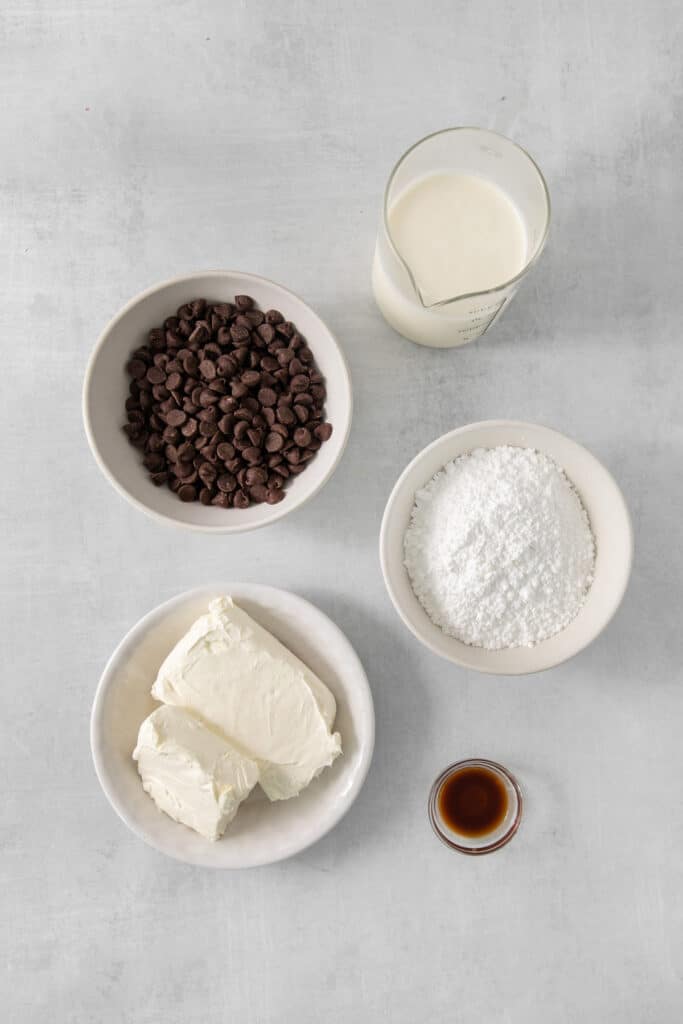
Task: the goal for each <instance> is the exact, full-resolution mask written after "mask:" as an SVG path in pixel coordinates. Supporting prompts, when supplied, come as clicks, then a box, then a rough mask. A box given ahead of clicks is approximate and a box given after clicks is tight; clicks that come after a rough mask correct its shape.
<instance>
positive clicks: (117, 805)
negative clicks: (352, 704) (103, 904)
mask: <svg viewBox="0 0 683 1024" xmlns="http://www.w3.org/2000/svg"><path fill="white" fill-rule="evenodd" d="M242 586H247V587H249V589H250V590H253V591H258V592H259V593H261V594H262V595H263V597H264V598H266V597H267V596H268V595H269V594H270V595H272V594H277V595H279V596H281V595H283V594H284V595H286V597H287V598H288V599H290V600H293V601H294V602H295V603H299V604H304V605H307V606H308V607H309V608H311V609H313V611H314V612H315V613H316V614H318V615H322V616H323V617H324V618H325V619H326V620H327V623H328V624H329V626H330V627H331V629H332V630H333V632H335V633H337V635H338V636H339V638H340V640H341V641H343V643H344V644H345V646H346V647H347V648H348V655H349V661H350V662H351V663H352V665H353V668H354V671H355V672H356V673H357V674H359V675H360V677H361V678H362V679H363V680H364V682H365V687H364V689H363V691H362V695H363V699H364V708H363V721H364V727H365V729H366V731H367V740H366V742H365V743H364V745H363V748H362V750H361V754H360V756H359V761H358V769H357V771H356V774H355V775H354V777H353V782H352V784H351V785H350V786H349V788H348V789H347V790H346V792H345V794H344V800H343V801H339V803H338V804H337V807H336V811H335V812H334V813H333V814H331V815H330V817H329V819H328V821H327V822H326V823H325V826H324V827H323V828H322V829H321V830H320V832H318V833H317V834H316V835H315V837H314V838H313V839H310V838H305V839H303V840H302V841H300V842H295V843H293V845H292V847H291V848H290V849H289V850H288V851H287V852H286V853H285V854H284V855H283V856H279V857H276V858H262V859H259V860H254V861H253V862H252V863H250V864H249V865H248V866H247V865H244V866H243V867H236V866H229V865H219V864H213V865H210V864H206V863H205V862H203V861H193V860H190V859H188V858H187V857H183V856H180V855H178V854H175V853H173V852H172V851H170V850H169V849H168V848H166V847H164V846H162V845H161V844H160V843H157V842H155V841H154V840H153V839H152V838H151V837H150V836H149V835H148V834H147V833H146V832H145V831H143V830H142V829H140V828H138V827H137V825H136V824H135V823H134V822H133V821H132V820H131V818H130V817H129V815H128V813H127V809H126V805H125V803H124V802H122V801H120V800H119V799H118V798H117V796H116V794H115V793H114V792H113V790H112V788H111V787H110V786H109V783H108V780H107V770H106V768H105V764H104V760H103V758H102V752H101V748H100V744H99V742H98V737H97V730H98V728H99V721H100V719H101V716H102V704H103V702H104V699H105V695H106V692H107V688H108V685H109V682H110V677H111V675H112V673H113V671H114V668H115V666H116V663H117V662H118V660H119V658H120V656H121V652H122V651H123V649H124V648H125V647H126V646H127V645H128V644H129V643H131V642H134V641H136V640H138V639H139V638H140V637H142V636H143V635H144V633H145V632H146V631H147V629H148V627H149V624H150V622H151V621H152V620H153V619H154V618H155V617H156V616H158V615H160V614H162V613H165V612H170V611H172V610H173V609H174V608H176V607H177V606H178V605H181V604H183V603H184V602H185V601H187V600H188V599H191V598H193V597H199V596H200V595H201V594H208V593H209V592H215V593H220V592H223V593H226V594H229V593H231V591H233V590H235V589H236V588H238V587H242ZM89 733H90V752H91V756H92V760H93V765H94V768H95V774H96V775H97V779H98V781H99V783H100V786H101V787H102V792H103V793H104V795H105V796H106V798H107V800H108V801H109V804H110V805H111V807H112V808H113V809H114V811H115V812H116V814H117V815H118V816H119V818H120V819H121V821H122V822H123V823H124V825H126V826H127V827H128V828H129V829H130V831H131V832H132V833H133V834H134V835H136V836H137V837H138V839H141V840H142V841H143V842H144V843H146V844H147V846H150V847H152V849H154V850H156V851H157V852H158V853H161V854H163V855H164V856H166V857H171V858H172V859H173V860H177V861H179V862H180V863H183V864H192V865H194V866H195V867H203V868H211V869H213V870H216V871H221V870H223V871H226V870H227V871H231V870H232V871H240V870H244V869H245V868H246V867H263V866H265V865H268V864H276V863H279V862H280V861H282V860H288V859H289V858H290V857H295V856H296V855H297V854H298V853H301V852H302V851H303V850H306V849H308V847H309V846H313V844H314V843H317V842H318V840H320V839H322V838H323V836H326V835H327V834H328V832H331V831H332V829H333V828H336V826H337V825H338V824H339V822H340V821H341V820H342V818H343V817H344V816H345V815H346V813H347V812H348V811H349V810H350V809H351V807H352V806H353V804H354V803H355V801H356V798H357V797H358V794H359V793H360V791H361V789H362V788H363V785H364V783H365V780H366V778H367V775H368V772H369V770H370V765H371V764H372V757H373V754H374V750H375V707H374V702H373V699H372V690H371V689H370V683H369V681H368V677H367V673H366V672H365V668H364V667H363V663H362V661H361V660H360V658H359V657H358V654H357V653H356V650H355V648H354V647H353V645H352V643H351V641H350V640H349V639H348V637H347V636H346V634H345V633H344V631H343V630H342V629H340V627H339V626H338V625H337V623H336V622H334V620H333V619H331V618H330V617H329V616H328V615H327V614H326V613H325V612H323V611H322V609H320V608H318V607H317V605H314V604H313V603H312V602H311V601H308V600H307V599H306V598H305V597H301V596H300V595H299V594H295V593H293V592H292V591H290V590H283V589H282V588H281V587H271V586H270V585H269V584H265V583H247V582H244V581H243V582H241V583H238V582H236V581H234V580H233V581H232V582H228V583H216V584H211V583H207V584H204V585H202V586H199V587H192V588H191V589H190V590H184V591H183V592H182V593H180V594H176V595H175V596H174V597H171V598H169V599H168V600H167V601H162V602H161V604H158V605H156V607H154V608H151V609H150V610H149V611H148V612H146V614H145V615H143V616H142V618H141V619H138V621H137V622H136V623H135V625H133V626H132V627H131V628H130V629H129V630H128V631H127V632H126V633H125V635H124V636H123V637H122V638H121V640H120V641H119V643H118V644H117V645H116V647H115V648H114V650H113V652H112V654H111V655H110V657H109V658H108V660H107V663H106V665H105V667H104V669H103V671H102V675H101V676H100V679H99V681H98V683H97V688H96V690H95V696H94V698H93V704H92V710H91V712H90V729H89Z"/></svg>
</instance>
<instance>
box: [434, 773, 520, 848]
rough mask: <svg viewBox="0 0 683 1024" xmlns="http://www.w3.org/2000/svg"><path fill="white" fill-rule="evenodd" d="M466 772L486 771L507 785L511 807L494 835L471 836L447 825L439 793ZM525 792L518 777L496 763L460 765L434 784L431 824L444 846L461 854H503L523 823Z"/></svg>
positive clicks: (443, 774) (441, 775)
mask: <svg viewBox="0 0 683 1024" xmlns="http://www.w3.org/2000/svg"><path fill="white" fill-rule="evenodd" d="M463 768H485V769H488V770H489V771H490V772H491V773H492V774H494V775H496V776H497V778H498V779H499V781H500V782H501V783H502V784H503V786H504V788H505V792H506V794H507V798H508V806H507V810H506V812H505V817H504V818H503V820H502V822H501V823H500V825H498V827H497V828H495V829H493V830H492V831H491V832H486V833H485V834H484V835H479V836H467V835H463V834H462V833H460V832H457V831H455V829H453V828H452V827H451V826H450V825H449V824H448V823H447V822H446V821H444V819H443V817H442V816H441V812H440V810H439V793H440V791H441V787H442V786H443V784H444V783H445V782H446V781H447V780H448V779H450V778H451V777H452V776H453V775H456V774H457V773H458V772H460V771H462V769H463ZM522 806H523V802H522V791H521V789H520V788H519V784H518V782H517V780H516V779H515V777H514V776H513V775H511V774H510V772H509V771H508V770H507V768H503V766H502V765H500V764H496V762H495V761H486V760H484V759H483V758H476V757H475V758H470V759H468V760H466V761H456V762H455V763H454V764H451V765H449V766H448V768H445V769H444V770H443V771H442V772H441V774H440V775H439V777H438V778H437V779H436V780H435V781H434V785H433V786H432V788H431V790H430V793H429V804H428V811H429V821H430V824H431V826H432V828H433V829H434V831H435V833H436V834H437V836H438V837H439V839H440V840H441V842H442V843H445V844H446V846H450V848H451V849H452V850H457V851H458V853H467V854H470V855H478V854H482V853H493V851H494V850H500V848H501V847H502V846H505V844H506V843H509V842H510V840H511V839H512V837H513V836H514V834H515V833H516V831H517V829H518V828H519V823H520V821H521V820H522Z"/></svg>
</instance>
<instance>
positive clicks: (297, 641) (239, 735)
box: [91, 583, 374, 868]
mask: <svg viewBox="0 0 683 1024" xmlns="http://www.w3.org/2000/svg"><path fill="white" fill-rule="evenodd" d="M373 746H374V711H373V703H372V696H371V692H370V687H369V685H368V681H367V677H366V675H365V672H364V670H363V666H362V665H361V663H360V661H359V659H358V656H357V655H356V653H355V651H354V650H353V648H352V647H351V644H350V643H349V641H348V640H347V639H346V637H345V636H344V635H343V633H342V632H341V631H340V630H339V628H338V627H337V626H336V625H335V624H334V623H333V622H332V621H331V620H330V619H328V618H327V616H326V615H324V614H323V613H322V612H321V611H319V610H318V609H317V608H315V607H314V606H313V605H311V604H309V603H308V601H305V600H304V599H303V598H301V597H298V596H296V595H294V594H291V593H289V592H287V591H282V590H276V589H275V588H273V587H268V586H260V585H258V584H245V583H226V584H221V585H218V586H211V587H203V588H201V589H198V590H192V591H189V592H186V593H184V594H180V595H179V596H178V597H175V598H172V599H171V600H170V601H167V602H166V603H165V604H162V605H160V606H159V607H158V608H155V609H154V610H153V611H151V612H150V613H149V614H148V615H146V616H145V617H144V618H143V619H141V620H140V622H138V624H137V625H136V626H134V627H133V629H132V630H131V631H130V632H129V633H128V634H127V635H126V636H125V637H124V639H123V640H122V641H121V643H120V644H119V646H118V647H117V649H116V650H115V652H114V653H113V655H112V656H111V658H110V660H109V662H108V664H107V666H106V668H105V670H104V673H103V675H102V678H101V680H100V683H99V686H98V689H97V693H96V696H95V701H94V704H93V710H92V717H91V747H92V753H93V759H94V763H95V769H96V772H97V775H98V778H99V781H100V784H101V786H102V789H103V790H104V793H105V794H106V796H107V798H108V800H109V802H110V803H111V805H112V807H113V808H114V810H115V811H116V812H117V813H118V815H119V817H120V818H121V819H122V820H123V821H124V822H125V824H126V825H127V826H128V827H129V828H130V829H131V830H132V831H133V832H134V833H135V834H136V835H138V836H139V837H140V838H142V839H143V840H144V841H145V842H146V843H148V844H149V845H151V846H153V847H154V848H155V849H157V850H159V851H160V852H162V853H164V854H166V855H168V856H170V857H174V858H176V859H178V860H182V861H185V862H187V863H191V864H198V865H201V866H204V867H215V868H245V867H256V866H258V865H261V864H269V863H273V862H275V861H278V860H283V859H284V858H286V857H291V856H293V855H294V854H296V853H298V852H300V851H301V850H303V849H305V848H306V847H307V846H310V845H311V844H312V843H314V842H315V841H316V840H318V839H320V838H321V837H322V836H323V835H325V833H327V832H328V831H329V830H330V829H331V828H333V827H334V826H335V825H336V824H337V823H338V822H339V820H340V819H341V818H342V816H343V815H344V814H345V813H346V811H347V810H348V809H349V808H350V807H351V805H352V803H353V802H354V800H355V798H356V796H357V795H358V793H359V791H360V789H361V786H362V785H363V782H364V780H365V777H366V775H367V772H368V769H369V766H370V761H371V758H372V752H373Z"/></svg>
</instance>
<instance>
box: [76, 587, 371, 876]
mask: <svg viewBox="0 0 683 1024" xmlns="http://www.w3.org/2000/svg"><path fill="white" fill-rule="evenodd" d="M221 594H231V595H232V596H233V597H234V599H235V601H236V602H237V603H238V604H239V605H240V606H241V607H242V608H244V610H245V611H247V612H248V613H249V614H250V615H251V616H252V617H253V618H254V619H256V620H257V621H258V622H259V623H260V624H261V625H262V626H264V627H265V628H266V629H269V630H270V631H271V632H272V633H273V634H274V636H276V637H277V638H278V639H279V640H280V641H281V642H282V643H283V644H285V645H286V646H287V647H288V648H289V649H290V650H291V651H293V652H294V654H296V655H297V656H298V657H299V658H301V660H302V661H304V662H305V663H306V664H307V665H309V666H310V668H311V669H312V670H313V671H314V672H315V673H316V674H317V675H318V676H320V678H321V679H322V680H323V681H324V682H325V683H326V684H327V685H328V686H329V688H330V690H331V691H332V693H333V694H334V697H335V699H336V701H337V717H336V719H335V724H334V727H335V729H336V730H338V731H339V732H340V733H341V738H342V747H343V753H342V755H341V756H340V757H338V758H337V760H336V761H335V762H334V764H333V765H332V766H331V767H330V768H326V769H325V770H324V771H323V772H322V774H321V775H320V776H319V777H318V778H317V779H315V780H314V781H313V782H312V783H311V784H310V786H308V787H307V789H305V790H304V792H303V793H302V794H301V795H300V796H298V797H295V798H294V799H292V800H281V801H278V802H276V803H270V801H269V800H268V799H267V797H266V796H265V794H264V793H263V791H262V790H261V789H260V787H258V786H257V787H256V789H255V790H254V791H253V792H252V793H251V794H250V796H249V797H248V799H247V800H246V801H245V802H244V803H243V804H242V806H241V807H240V809H239V811H238V813H237V817H236V818H235V819H234V821H233V822H231V824H230V825H229V826H228V829H227V831H226V833H225V835H224V837H223V838H222V839H219V840H217V841H216V842H210V841H208V840H206V839H204V838H202V836H200V835H198V834H197V833H196V832H193V831H192V830H191V829H189V828H186V827H185V826H184V825H179V824H178V823H177V822H175V821H173V820H172V819H171V818H169V817H167V816H166V815H165V814H162V813H161V811H159V810H157V808H156V805H155V804H154V803H153V801H152V800H151V798H150V797H149V796H148V795H147V794H146V793H145V791H144V790H143V788H142V784H141V782H140V777H139V775H138V773H137V768H136V766H135V762H134V761H133V759H132V757H131V754H132V752H133V749H134V747H135V742H136V739H137V734H138V729H139V727H140V723H141V722H142V720H143V719H144V718H146V717H147V715H148V714H149V713H150V712H151V711H152V710H153V709H154V708H155V707H158V704H157V703H156V701H154V700H153V699H152V698H151V697H150V694H149V691H150V688H151V686H152V683H153V682H154V679H155V677H156V673H157V670H158V669H159V666H160V665H161V662H162V661H163V659H164V657H165V656H166V654H167V653H168V652H169V650H170V649H171V648H172V647H173V645H174V644H175V643H176V642H177V641H178V640H179V639H180V637H181V636H182V635H183V634H184V633H185V632H186V630H187V629H188V628H189V626H190V625H191V624H192V622H194V620H195V619H197V618H198V617H199V616H200V615H202V614H203V613H204V612H205V611H206V608H207V605H208V603H209V601H211V600H212V599H213V598H214V597H218V596H220V595H221ZM90 740H91V746H92V753H93V759H94V762H95V769H96V771H97V775H98V778H99V780H100V783H101V785H102V789H103V790H104V792H105V794H106V795H107V798H108V799H109V802H110V803H111V805H112V807H113V808H114V810H115V811H116V812H117V813H118V814H119V816H120V817H121V818H122V819H123V821H124V822H125V823H126V825H128V827H129V828H130V829H132V831H133V832H135V833H136V834H137V835H138V836H140V838H141V839H144V840H145V842H146V843H149V845H150V846H153V847H155V848H156V849H157V850H160V851H161V853H165V854H167V855H168V856H169V857H174V858H175V859H176V860H182V861H185V862H186V863H188V864H198V865H201V866H203V867H212V868H246V867H256V866H257V865H260V864H270V863H273V862H274V861H278V860H283V859H284V858H285V857H291V856H292V855H293V854H295V853H299V852H300V851H301V850H303V849H305V848H306V847H307V846H310V845H311V844H312V843H314V842H316V840H318V839H320V838H321V837H322V836H324V835H325V833H326V832H329V830H330V829H331V828H333V827H334V826H335V825H336V824H337V822H338V821H339V820H340V818H341V817H342V816H343V815H344V814H345V813H346V811H348V809H349V807H350V806H351V804H352V803H353V801H354V800H355V799H356V797H357V796H358V793H359V791H360V788H361V786H362V785H363V782H364V780H365V776H366V775H367V772H368V768H369V767H370V761H371V759H372V751H373V747H374V741H375V717H374V711H373V704H372V695H371V693H370V687H369V685H368V681H367V677H366V675H365V672H364V671H363V666H362V665H361V663H360V661H359V659H358V656H357V655H356V653H355V651H354V649H353V648H352V646H351V644H350V643H349V641H348V640H347V639H346V637H345V636H344V634H343V633H342V632H341V630H340V629H339V628H338V627H337V626H335V624H334V623H333V622H331V621H330V619H328V618H327V616H326V615H323V613H322V612H321V611H319V610H318V609H317V608H314V607H313V605H311V604H309V603H308V601H304V599H303V598H301V597H297V596H296V595H294V594H290V593H288V592H287V591H284V590H276V589H274V588H273V587H266V586H259V585H257V584H251V583H224V584H221V585H218V586H210V587H202V588H201V589H198V590H191V591H188V592H186V593H184V594H180V595H179V596H178V597H174V598H173V599H172V600H170V601H167V602H166V603H165V604H162V605H160V606H159V607H158V608H155V609H154V611H151V612H150V613H149V614H148V615H146V616H145V617H144V618H143V619H141V620H140V622H138V624H137V625H136V626H135V627H134V628H133V629H132V630H131V631H130V632H129V633H128V634H127V635H126V636H125V637H124V639H123V640H122V641H121V643H120V644H119V646H118V647H117V648H116V650H115V651H114V653H113V655H112V656H111V658H110V659H109V663H108V664H107V667H106V668H105V670H104V673H103V675H102V678H101V679H100V683H99V686H98V688H97V693H96V695H95V702H94V705H93V710H92V719H91V731H90Z"/></svg>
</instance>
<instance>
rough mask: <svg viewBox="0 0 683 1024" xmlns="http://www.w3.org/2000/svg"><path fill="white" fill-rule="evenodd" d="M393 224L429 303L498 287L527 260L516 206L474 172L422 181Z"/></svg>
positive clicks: (394, 213) (392, 212)
mask: <svg viewBox="0 0 683 1024" xmlns="http://www.w3.org/2000/svg"><path fill="white" fill-rule="evenodd" d="M388 222H389V230H390V232H391V236H392V238H393V241H394V245H395V246H396V248H397V250H398V252H399V253H400V255H401V256H402V258H403V260H404V261H405V262H406V263H407V265H408V266H409V267H410V270H411V273H412V275H413V278H414V280H415V283H416V285H417V287H418V288H419V290H420V293H421V296H422V301H423V302H424V304H425V305H431V304H432V303H436V302H442V301H443V300H444V299H452V298H455V297H457V296H460V295H466V294H468V293H472V292H485V291H488V290H489V289H490V288H497V287H499V286H500V285H502V284H505V283H506V282H507V281H510V280H511V278H513V277H515V276H516V275H517V274H518V273H519V272H520V271H521V270H522V269H523V268H524V266H525V264H526V262H527V253H528V242H527V235H526V230H525V227H524V222H523V221H522V218H521V216H520V214H519V212H518V210H517V207H516V206H515V205H514V203H513V202H512V201H511V200H510V199H509V198H508V196H507V195H506V194H505V192H503V190H502V189H500V188H498V186H497V185H494V184H493V183H492V182H490V181H487V180H486V179H484V178H480V177H478V176H475V175H473V174H460V173H457V174H456V173H436V174H429V175H426V176H425V177H423V178H420V179H418V180H417V181H416V182H415V183H414V184H412V185H411V186H410V187H409V188H407V189H405V191H403V192H402V193H401V194H400V195H399V196H398V198H397V199H396V200H395V201H394V203H393V204H392V205H391V206H390V207H389V210H388Z"/></svg>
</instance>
